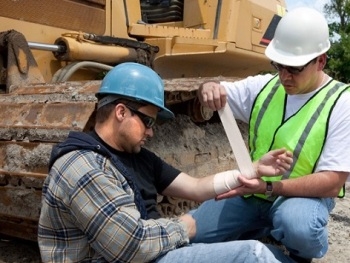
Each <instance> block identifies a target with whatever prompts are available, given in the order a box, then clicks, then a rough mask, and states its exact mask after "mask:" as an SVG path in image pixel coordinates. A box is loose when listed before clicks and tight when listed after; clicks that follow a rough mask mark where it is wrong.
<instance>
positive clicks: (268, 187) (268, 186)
mask: <svg viewBox="0 0 350 263" xmlns="http://www.w3.org/2000/svg"><path fill="white" fill-rule="evenodd" d="M272 192H273V186H272V182H269V181H267V182H266V191H265V196H266V197H271V196H272Z"/></svg>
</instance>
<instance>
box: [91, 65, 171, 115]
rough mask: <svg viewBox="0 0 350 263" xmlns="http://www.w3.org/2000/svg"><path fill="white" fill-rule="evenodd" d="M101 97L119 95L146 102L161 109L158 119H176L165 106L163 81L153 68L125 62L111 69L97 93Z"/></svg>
mask: <svg viewBox="0 0 350 263" xmlns="http://www.w3.org/2000/svg"><path fill="white" fill-rule="evenodd" d="M101 95H102V96H103V95H117V96H122V97H126V98H130V99H132V100H136V101H141V102H146V103H149V104H152V105H154V106H156V107H158V108H159V109H160V111H159V112H158V116H157V117H159V118H161V119H170V118H174V114H173V113H172V112H171V111H170V110H169V109H167V108H166V107H165V106H164V84H163V81H162V79H161V78H160V77H159V76H158V74H157V73H156V72H155V71H153V70H152V69H151V68H149V67H147V66H144V65H141V64H138V63H134V62H125V63H122V64H119V65H117V66H116V67H114V68H113V69H111V70H110V71H109V72H108V73H107V75H106V76H105V77H104V79H103V80H102V83H101V87H100V89H99V91H98V92H97V93H96V96H97V97H98V98H100V97H101Z"/></svg>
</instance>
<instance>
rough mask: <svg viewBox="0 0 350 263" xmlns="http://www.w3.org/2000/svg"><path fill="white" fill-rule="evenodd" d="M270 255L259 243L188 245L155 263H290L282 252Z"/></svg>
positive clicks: (237, 242) (266, 248) (247, 241)
mask: <svg viewBox="0 0 350 263" xmlns="http://www.w3.org/2000/svg"><path fill="white" fill-rule="evenodd" d="M275 254H276V255H277V256H275V255H274V253H272V252H271V251H270V250H269V248H268V247H267V246H265V245H264V244H262V243H261V242H259V241H255V240H246V241H230V242H222V243H212V244H201V243H198V244H190V245H188V246H184V247H181V248H178V249H175V250H173V251H170V252H168V253H167V254H165V255H164V256H161V257H159V258H158V259H157V260H156V261H155V262H156V263H177V262H178V263H213V262H220V263H228V262H232V263H233V262H234V263H242V262H246V263H255V262H261V263H266V262H269V263H275V262H286V263H292V262H294V261H293V260H291V259H289V257H287V256H285V255H284V254H283V252H282V251H280V252H278V251H277V252H275Z"/></svg>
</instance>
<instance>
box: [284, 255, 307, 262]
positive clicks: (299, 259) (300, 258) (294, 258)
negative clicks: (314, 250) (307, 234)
mask: <svg viewBox="0 0 350 263" xmlns="http://www.w3.org/2000/svg"><path fill="white" fill-rule="evenodd" d="M289 257H290V258H291V259H293V260H294V261H295V262H297V263H311V262H312V258H302V257H299V256H296V255H294V254H289Z"/></svg>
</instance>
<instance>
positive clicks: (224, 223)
mask: <svg viewBox="0 0 350 263" xmlns="http://www.w3.org/2000/svg"><path fill="white" fill-rule="evenodd" d="M334 206H335V201H334V199H333V198H299V197H293V198H286V197H278V198H277V199H276V200H275V202H274V203H271V202H268V201H265V200H262V199H258V198H255V197H252V198H242V197H234V198H230V199H225V200H221V201H215V200H209V201H206V202H204V203H203V204H201V205H200V206H199V208H198V209H196V210H193V211H191V212H190V213H191V214H192V216H193V217H194V218H195V219H196V223H197V234H196V237H195V238H194V239H193V240H191V242H192V243H211V242H222V241H227V240H239V239H247V238H248V239H258V238H261V237H263V236H267V235H271V236H272V237H273V238H275V239H276V240H277V241H280V242H281V243H282V244H283V245H284V246H285V247H286V248H287V249H288V251H289V252H291V253H293V254H295V255H297V256H299V257H303V258H321V257H323V256H324V255H325V254H326V252H327V250H328V231H327V227H326V226H327V222H328V217H329V213H330V212H331V211H332V209H333V208H334Z"/></svg>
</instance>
